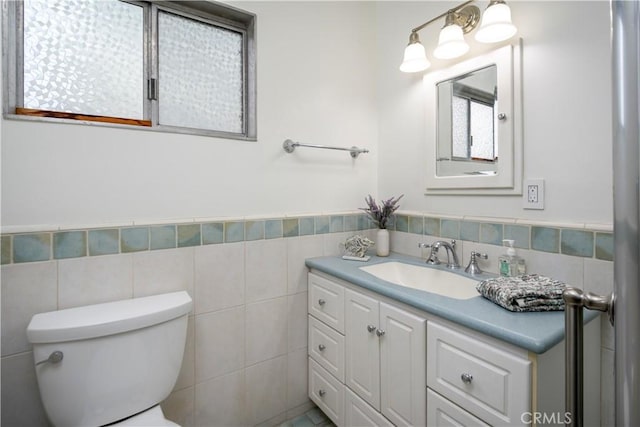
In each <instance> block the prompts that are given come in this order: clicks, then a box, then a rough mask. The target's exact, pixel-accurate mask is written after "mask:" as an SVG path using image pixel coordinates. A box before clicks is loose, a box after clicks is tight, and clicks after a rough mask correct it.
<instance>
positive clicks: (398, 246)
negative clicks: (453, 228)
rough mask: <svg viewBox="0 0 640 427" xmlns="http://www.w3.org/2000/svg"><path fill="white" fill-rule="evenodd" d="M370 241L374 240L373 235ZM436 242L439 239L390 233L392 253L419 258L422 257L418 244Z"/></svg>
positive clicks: (397, 232)
mask: <svg viewBox="0 0 640 427" xmlns="http://www.w3.org/2000/svg"><path fill="white" fill-rule="evenodd" d="M372 240H373V241H375V240H376V239H375V234H374V237H373V238H372ZM437 240H440V238H438V237H433V236H423V235H420V234H413V233H405V232H403V231H394V232H392V233H391V242H390V248H391V251H392V252H397V253H400V254H405V255H409V256H415V257H420V256H422V255H423V250H422V249H420V248H419V247H418V243H433V242H435V241H437ZM426 255H427V256H428V255H429V252H427V253H426Z"/></svg>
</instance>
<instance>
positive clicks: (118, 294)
mask: <svg viewBox="0 0 640 427" xmlns="http://www.w3.org/2000/svg"><path fill="white" fill-rule="evenodd" d="M370 228H371V224H370V222H369V221H368V219H367V218H366V216H364V215H362V214H357V213H354V212H349V213H336V214H333V215H310V216H298V217H284V218H251V219H244V218H241V219H225V220H219V221H218V220H213V221H191V222H185V223H164V224H146V225H140V224H126V225H123V226H117V227H116V226H114V227H107V228H78V229H69V228H66V229H64V230H62V229H59V230H54V231H51V230H35V231H30V232H18V231H16V232H10V233H6V234H4V235H3V236H2V295H1V297H2V359H1V361H2V373H1V374H2V375H1V377H2V424H3V425H16V426H18V425H28V426H45V425H47V422H46V418H45V415H44V412H43V409H42V405H41V403H40V398H39V394H38V390H37V384H36V380H35V372H34V370H33V361H32V357H33V356H32V353H31V348H30V346H29V344H28V342H27V340H26V334H25V329H26V326H27V324H28V322H29V320H30V318H31V316H32V315H33V314H35V313H38V312H44V311H50V310H56V309H63V308H69V307H75V306H80V305H87V304H94V303H100V302H106V301H113V300H118V299H123V298H131V297H138V296H146V295H152V294H157V293H162V292H171V291H175V290H187V291H188V292H189V293H190V295H191V296H192V297H193V300H194V308H193V311H192V313H191V316H190V321H189V329H188V342H187V348H186V352H185V358H184V363H183V367H182V371H181V373H180V377H179V379H178V383H177V384H176V387H175V389H174V391H173V393H172V394H171V396H170V397H169V398H168V399H167V401H166V402H165V403H164V404H163V408H164V409H165V413H166V414H167V416H168V417H169V418H171V419H173V420H175V421H176V422H178V423H180V424H181V425H184V426H192V425H197V426H216V425H277V424H279V423H281V422H283V421H284V420H286V419H291V418H293V417H295V416H297V415H299V414H301V413H303V412H305V411H307V410H308V409H309V408H310V407H312V404H311V403H310V401H309V400H308V399H307V371H306V354H307V349H306V345H307V324H306V310H307V282H306V268H305V267H304V259H305V258H308V257H313V256H321V255H337V254H339V243H340V242H343V241H344V240H345V239H346V237H348V236H350V235H353V234H355V233H360V234H366V235H368V236H369V237H371V238H374V233H373V230H370ZM3 231H5V232H6V230H3ZM442 238H445V239H456V240H458V242H459V246H458V253H459V254H460V255H461V259H462V262H466V261H467V260H468V259H469V253H470V252H471V251H472V250H476V251H479V252H482V253H487V254H488V255H489V259H488V260H486V261H485V260H482V261H481V264H480V265H481V267H482V268H483V269H484V270H486V271H491V272H497V271H498V267H497V258H498V256H499V255H500V254H502V253H503V252H504V249H503V248H501V246H500V245H501V242H502V239H503V238H512V239H514V240H515V241H516V247H518V248H519V254H520V255H521V256H523V257H524V258H525V259H526V260H527V265H528V269H529V271H530V272H538V273H541V274H546V275H549V276H552V277H554V278H557V279H560V280H564V281H566V282H567V283H570V284H571V285H573V286H578V287H581V288H583V289H585V290H590V291H594V292H598V293H606V292H610V290H611V286H612V283H613V263H612V262H611V261H612V259H613V238H612V233H611V227H610V226H606V225H604V226H601V225H589V224H548V223H530V222H529V223H525V222H522V221H520V220H511V219H489V218H472V217H441V216H432V215H423V214H421V213H414V212H402V213H399V214H398V215H397V216H396V220H395V225H394V229H393V232H392V234H391V239H392V240H391V246H392V250H394V251H396V252H400V253H405V254H407V255H413V256H424V255H425V254H423V253H422V250H419V249H418V245H417V243H418V242H431V241H435V240H438V239H442ZM603 326H606V323H605V322H603ZM602 356H603V357H602V360H603V367H602V380H603V390H604V392H603V396H604V397H603V421H606V420H609V419H611V420H612V416H613V415H612V408H613V406H612V402H611V397H609V396H611V395H612V393H608V392H607V390H612V384H611V381H612V380H611V378H612V376H611V375H610V374H611V372H612V369H613V368H612V366H613V365H612V363H613V362H612V361H613V341H612V334H611V330H610V328H607V327H604V328H603V341H602ZM607 387H608V388H607ZM603 424H606V423H603Z"/></svg>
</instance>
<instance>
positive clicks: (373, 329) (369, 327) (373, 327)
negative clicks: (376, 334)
mask: <svg viewBox="0 0 640 427" xmlns="http://www.w3.org/2000/svg"><path fill="white" fill-rule="evenodd" d="M375 330H376V327H375V326H373V325H367V331H369V332H373V331H375Z"/></svg>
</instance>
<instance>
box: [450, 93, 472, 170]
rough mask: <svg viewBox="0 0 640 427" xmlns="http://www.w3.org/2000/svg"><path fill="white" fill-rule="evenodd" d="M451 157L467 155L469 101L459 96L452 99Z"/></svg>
mask: <svg viewBox="0 0 640 427" xmlns="http://www.w3.org/2000/svg"><path fill="white" fill-rule="evenodd" d="M451 106H452V114H453V117H452V119H453V120H452V121H451V123H452V124H453V123H455V126H452V127H453V129H451V131H452V135H453V147H452V148H453V150H452V154H453V157H462V158H465V159H466V158H468V157H469V101H468V100H467V99H465V98H461V97H459V96H454V97H453V99H452V104H451Z"/></svg>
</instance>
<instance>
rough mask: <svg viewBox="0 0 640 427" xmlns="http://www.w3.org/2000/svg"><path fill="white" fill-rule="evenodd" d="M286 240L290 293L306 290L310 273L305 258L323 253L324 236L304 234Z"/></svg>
mask: <svg viewBox="0 0 640 427" xmlns="http://www.w3.org/2000/svg"><path fill="white" fill-rule="evenodd" d="M286 241H287V283H288V293H289V294H296V293H298V292H304V291H306V290H307V273H308V270H307V267H306V266H305V265H304V260H305V259H307V258H313V257H317V256H322V255H323V252H324V238H323V236H322V235H317V236H303V237H296V238H289V239H286Z"/></svg>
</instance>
